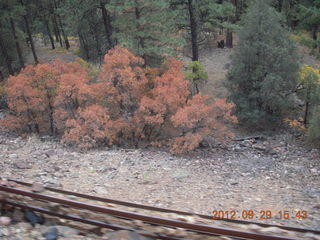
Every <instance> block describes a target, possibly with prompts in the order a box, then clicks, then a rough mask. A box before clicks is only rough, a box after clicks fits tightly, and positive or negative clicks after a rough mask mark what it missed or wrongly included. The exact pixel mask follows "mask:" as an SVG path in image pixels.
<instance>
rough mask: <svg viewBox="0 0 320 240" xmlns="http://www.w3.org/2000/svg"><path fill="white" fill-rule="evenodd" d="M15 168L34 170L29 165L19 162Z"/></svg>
mask: <svg viewBox="0 0 320 240" xmlns="http://www.w3.org/2000/svg"><path fill="white" fill-rule="evenodd" d="M14 166H15V167H16V168H18V169H31V168H32V167H31V166H30V165H29V164H27V163H25V162H17V163H15V164H14Z"/></svg>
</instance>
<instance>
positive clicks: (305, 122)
mask: <svg viewBox="0 0 320 240" xmlns="http://www.w3.org/2000/svg"><path fill="white" fill-rule="evenodd" d="M309 98H310V86H309V84H308V86H307V96H306V107H305V111H304V119H303V123H304V125H305V126H306V125H307V124H308V117H309V105H310V101H309Z"/></svg>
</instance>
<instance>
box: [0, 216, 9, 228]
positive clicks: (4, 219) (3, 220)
mask: <svg viewBox="0 0 320 240" xmlns="http://www.w3.org/2000/svg"><path fill="white" fill-rule="evenodd" d="M10 224H11V218H9V217H0V225H2V226H8V225H10Z"/></svg>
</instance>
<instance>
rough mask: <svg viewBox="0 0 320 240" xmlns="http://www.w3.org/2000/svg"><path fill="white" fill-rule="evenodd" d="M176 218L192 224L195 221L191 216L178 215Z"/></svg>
mask: <svg viewBox="0 0 320 240" xmlns="http://www.w3.org/2000/svg"><path fill="white" fill-rule="evenodd" d="M177 220H180V221H182V222H187V223H192V224H193V223H195V222H196V220H195V219H194V217H192V216H181V215H179V216H178V217H177Z"/></svg>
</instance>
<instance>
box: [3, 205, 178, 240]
mask: <svg viewBox="0 0 320 240" xmlns="http://www.w3.org/2000/svg"><path fill="white" fill-rule="evenodd" d="M0 202H2V203H3V204H8V205H11V206H15V207H19V208H21V209H28V210H32V211H35V212H39V213H43V214H47V215H51V216H55V217H58V218H63V219H68V220H71V221H75V222H81V223H85V224H89V225H94V226H97V227H101V228H108V229H112V230H126V231H132V232H134V231H136V229H134V228H129V227H126V226H122V225H118V224H111V223H106V222H102V221H97V220H94V219H87V218H81V217H78V216H74V215H65V214H60V213H57V212H52V211H49V210H47V209H44V208H39V207H36V206H32V205H27V204H20V203H16V202H12V201H8V200H0ZM140 234H141V235H143V236H146V237H155V236H154V235H152V234H146V233H140ZM156 238H158V239H164V240H179V239H180V238H176V237H170V236H166V235H163V234H156Z"/></svg>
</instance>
